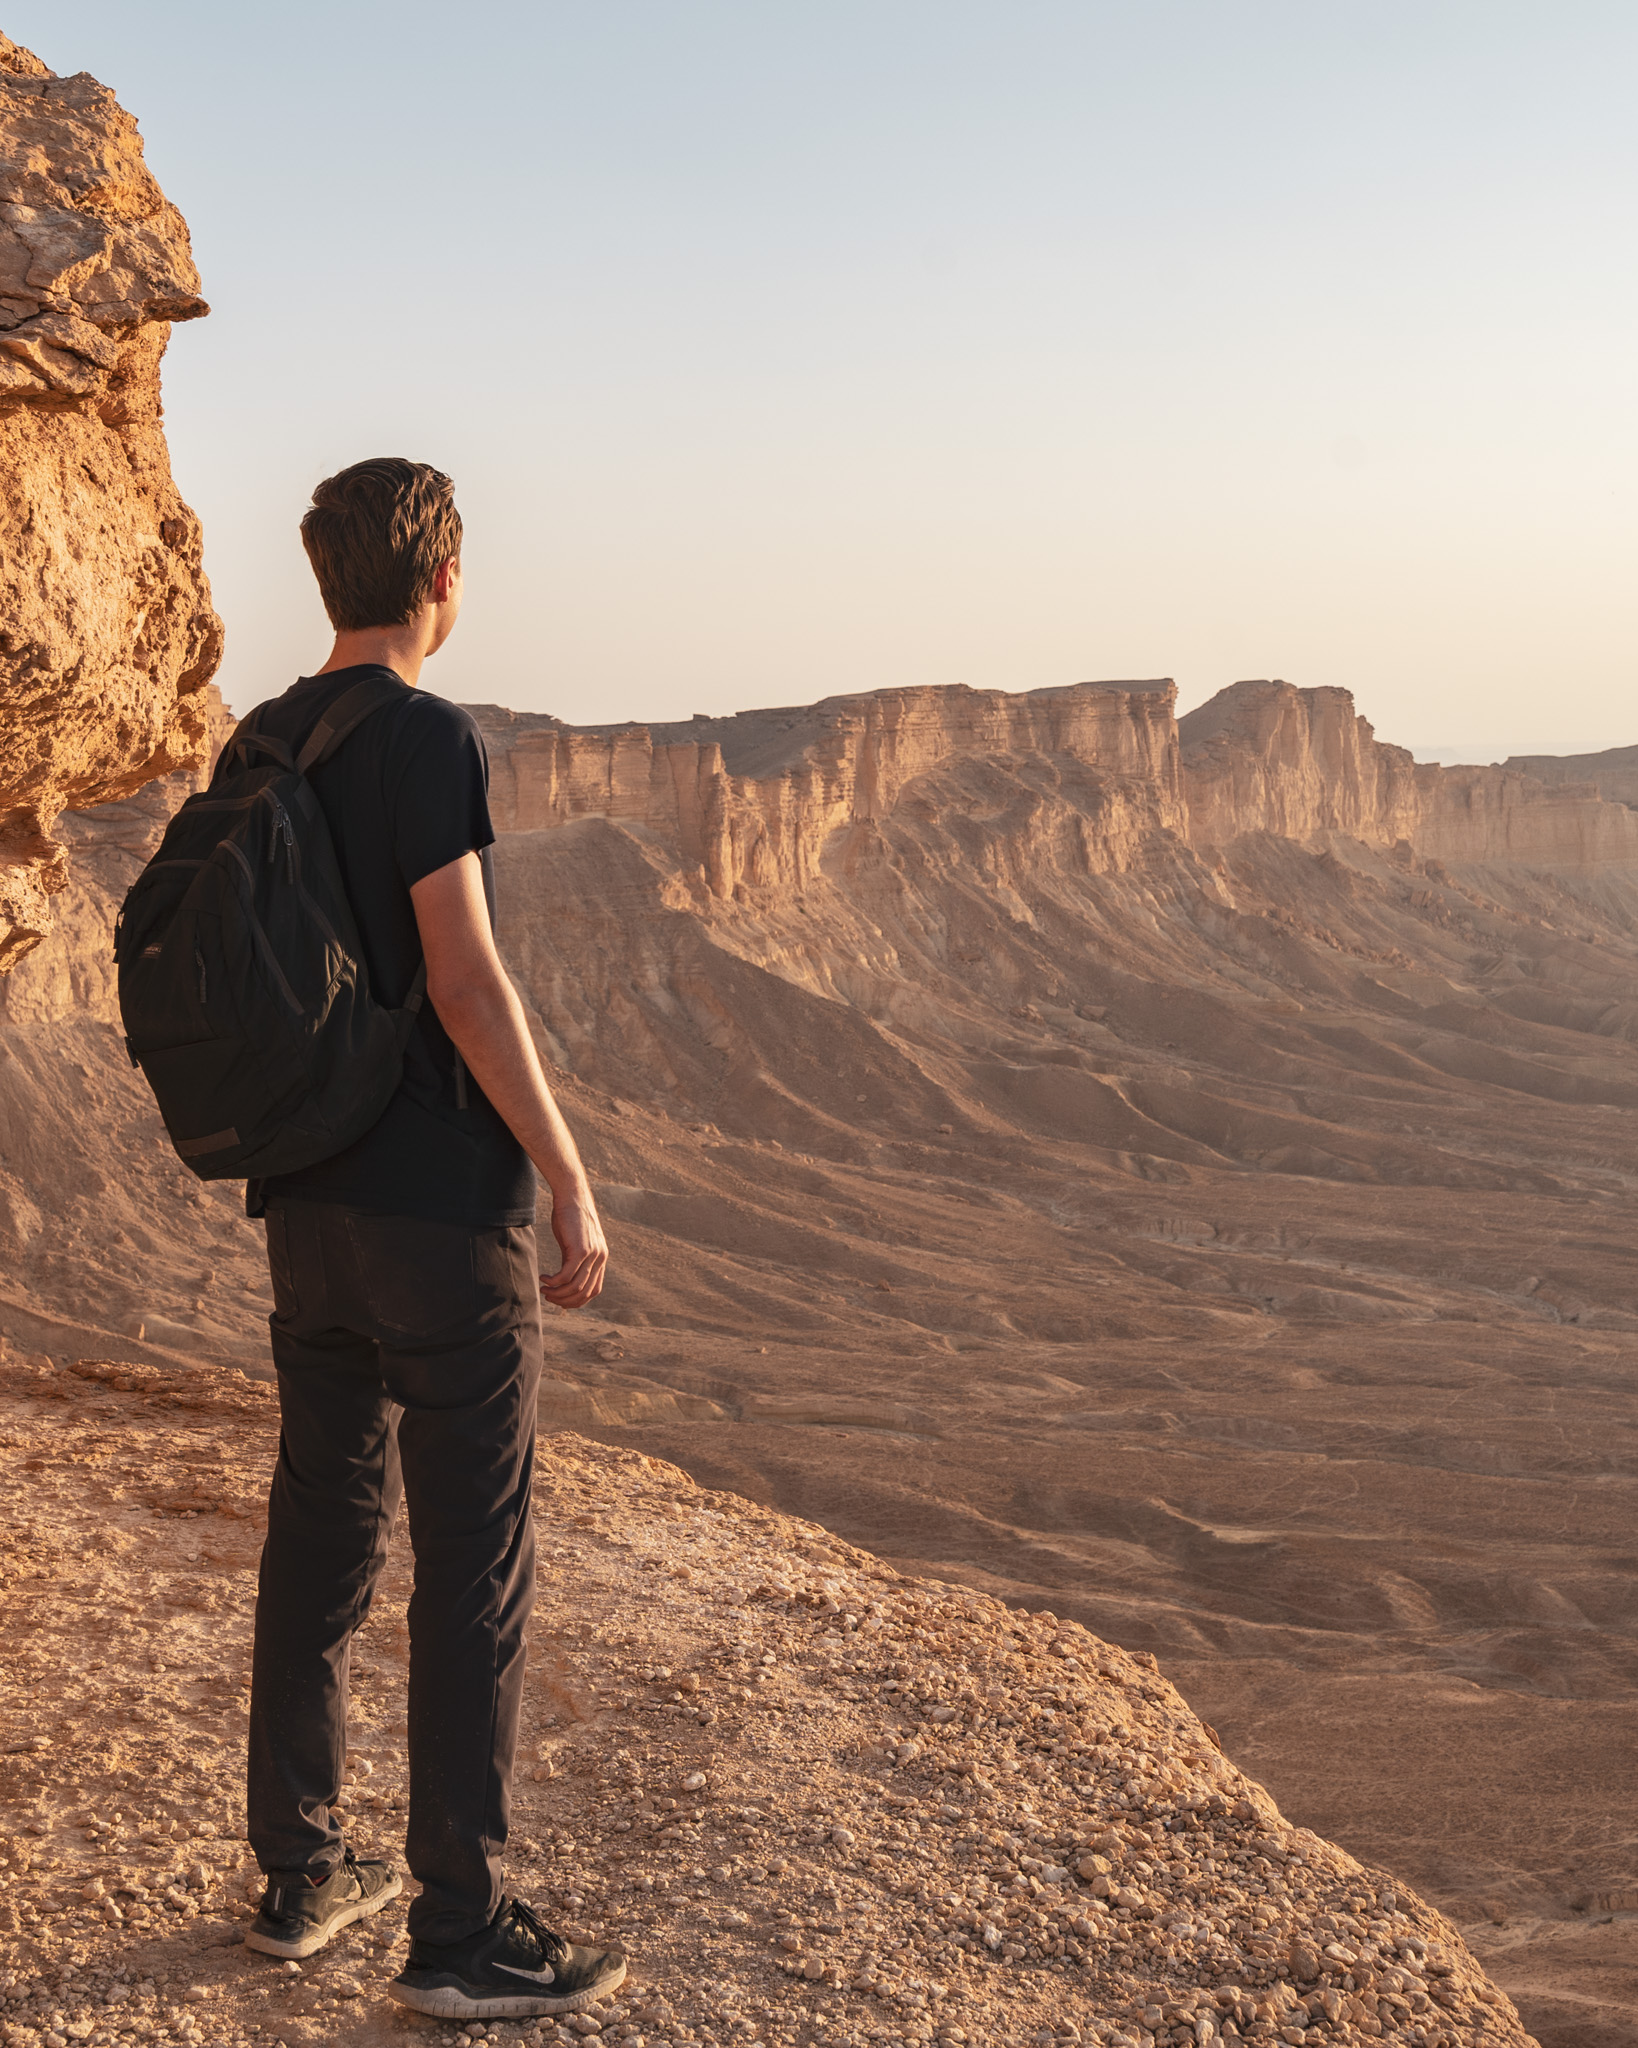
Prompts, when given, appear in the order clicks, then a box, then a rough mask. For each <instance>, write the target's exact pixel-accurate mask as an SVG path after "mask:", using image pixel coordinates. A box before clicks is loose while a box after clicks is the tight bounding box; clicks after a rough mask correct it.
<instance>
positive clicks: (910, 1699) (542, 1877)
mask: <svg viewBox="0 0 1638 2048" xmlns="http://www.w3.org/2000/svg"><path fill="white" fill-rule="evenodd" d="M274 1434H275V1407H274V1403H273V1399H272V1396H271V1393H270V1391H269V1390H268V1389H267V1388H265V1387H264V1386H262V1385H260V1384H258V1383H255V1382H251V1381H248V1380H246V1379H245V1378H243V1377H242V1376H241V1375H239V1374H237V1373H235V1372H232V1371H226V1370H220V1369H216V1368H210V1367H200V1368H197V1369H194V1370H192V1371H188V1372H167V1371H165V1370H162V1369H159V1368H155V1367H150V1366H132V1365H124V1364H104V1363H100V1362H97V1361H81V1362H79V1363H77V1364H75V1365H72V1366H69V1367H66V1368H62V1369H52V1368H50V1367H47V1366H43V1365H39V1364H31V1363H28V1362H25V1361H18V1360H16V1359H13V1360H11V1361H10V1362H9V1363H8V1364H7V1365H6V1366H5V1367H4V1369H3V1372H0V1474H3V1481H4V1487H5V1492H6V1497H7V1499H8V1501H10V1502H12V1503H13V1504H14V1509H13V1514H12V1517H11V1531H12V1533H11V1539H10V1542H9V1544H8V1549H7V1553H6V1560H5V1568H4V1586H3V1591H0V1627H3V1628H4V1630H5V1637H6V1642H7V1645H8V1655H9V1657H10V1659H11V1660H12V1661H11V1671H12V1675H13V1683H12V1685H11V1687H10V1688H9V1691H8V1695H7V1699H6V1706H5V1721H4V1725H3V1727H0V1749H3V1750H4V1752H5V1755H4V1758H3V1765H4V1776H3V1778H0V1786H3V1791H0V1822H3V1826H4V1854H5V1856H6V1858H7V1862H8V1866H9V1867H8V1870H7V1873H6V1884H5V1887H4V1901H3V1904H0V1916H3V1930H4V1941H5V1956H4V1965H3V1967H0V1998H3V2000H4V2015H5V2023H4V2038H5V2039H6V2041H7V2042H8V2043H9V2044H14V2048H24V2044H26V2048H34V2044H35V2043H37V2042H38V2043H45V2044H50V2048H55V2044H56V2043H59V2042H67V2041H69V2040H75V2041H84V2042H87V2043H89V2044H91V2048H99V2044H105V2043H106V2044H111V2043H113V2042H114V2041H115V2039H116V2038H126V2037H129V2038H132V2039H144V2038H153V2039H167V2038H168V2039H172V2040H178V2041H192V2042H209V2043H213V2044H222V2048H248V2044H251V2043H261V2042H272V2041H275V2040H278V2041H283V2042H284V2043H286V2044H287V2048H294V2044H296V2043H306V2042H338V2043H355V2042H356V2043H368V2042H373V2041H378V2040H386V2039H388V2038H401V2037H403V2036H404V2035H406V2034H410V2033H416V2034H420V2035H421V2036H422V2037H423V2038H425V2037H435V2038H442V2039H445V2040H448V2039H463V2038H464V2039H470V2038H472V2037H473V2036H472V2032H471V2030H468V2032H467V2033H466V2034H464V2035H457V2034H456V2032H455V2030H454V2029H452V2028H448V2027H437V2026H432V2025H429V2024H428V2023H426V2022H423V2021H419V2020H417V2019H415V2018H414V2017H413V2016H411V2015H407V2014H404V2013H402V2012H400V2011H399V2010H398V2009H397V2008H393V2007H390V2006H388V2005H387V2004H386V2002H385V1999H384V1995H383V1994H384V1986H385V1983H386V1980H387V1978H388V1976H389V1975H390V1974H391V1972H392V1971H393V1970H394V1969H395V1968H396V1967H397V1953H396V1952H398V1951H400V1950H401V1945H402V1942H403V1939H404V1936H403V1933H402V1926H403V1907H402V1904H400V1905H399V1906H397V1907H395V1908H394V1909H392V1910H391V1911H390V1912H389V1913H387V1914H385V1915H383V1916H382V1917H381V1919H380V1920H378V1921H376V1922H373V1923H370V1924H369V1925H368V1926H367V1927H365V1928H361V1929H359V1930H355V1931H353V1932H352V1933H350V1934H348V1935H347V1936H345V1937H343V1938H341V1939H339V1940H338V1941H337V1942H336V1943H335V1944H334V1946H333V1948H332V1949H331V1950H330V1951H327V1952H326V1953H324V1954H323V1955H321V1956H319V1957H316V1958H314V1959H313V1960H312V1961H311V1962H310V1963H309V1964H307V1965H305V1966H300V1967H298V1966H294V1965H279V1964H272V1963H269V1962H266V1961H265V1960H263V1959H261V1958H257V1957H253V1956H251V1955H250V1954H249V1953H248V1952H246V1951H244V1950H243V1949H242V1947H241V1946H240V1932H241V1923H242V1922H243V1921H244V1920H245V1919H246V1918H247V1917H248V1915H249V1913H250V1910H251V1907H250V1904H249V1899H250V1897H251V1896H252V1895H253V1894H254V1892H255V1891H256V1889H257V1886H256V1881H255V1877H254V1873H253V1871H252V1869H251V1867H250V1864H249V1860H248V1857H247V1854H246V1851H245V1848H244V1845H243V1841H242V1814H241V1810H240V1806H239V1788H240V1780H241V1774H242V1744H243V1734H244V1726H245V1722H244V1689H245V1684H246V1676H247V1672H248V1654H249V1630H250V1620H251V1607H252V1600H253V1593H254V1565H255V1557H256V1552H257V1547H258V1543H259V1538H260V1489H261V1485H262V1482H263V1477H264V1474H265V1472H266V1470H267V1467H268V1465H269V1463H270V1460H271V1455H272V1451H273V1446H274ZM537 1512H538V1518H539V1531H540V1538H541V1552H542V1600H541V1606H540V1609H539V1611H538V1613H537V1618H536V1624H535V1629H534V1638H533V1644H532V1652H531V1677H530V1684H529V1693H528V1704H527V1709H526V1716H525V1731H524V1732H525V1742H524V1757H525V1759H526V1761H525V1763H524V1766H523V1769H522V1772H521V1774H520V1791H519V1797H518V1800H517V1811H516V1813H515V1816H514V1831H513V1838H512V1843H511V1848H510V1852H509V1853H510V1863H511V1875H510V1879H509V1881H510V1883H511V1884H512V1885H513V1886H514V1887H515V1888H516V1889H517V1890H519V1891H520V1892H522V1893H523V1894H524V1895H525V1896H527V1897H530V1898H532V1899H534V1900H535V1901H536V1902H538V1903H540V1904H541V1905H542V1906H544V1908H545V1909H546V1910H547V1911H548V1912H549V1913H550V1914H551V1916H552V1917H553V1918H554V1919H556V1920H557V1921H558V1922H560V1923H561V1924H563V1925H565V1926H566V1927H567V1928H568V1929H569V1931H571V1932H574V1931H583V1932H586V1933H591V1932H596V1933H597V1934H599V1935H615V1936H618V1937H619V1938H621V1939H622V1940H624V1941H625V1942H626V1943H627V1944H628V1945H629V1946H630V1949H631V1951H632V1953H633V1955H634V1958H635V1961H636V1968H635V1971H634V1974H633V1977H632V1979H631V1980H630V1982H629V1983H628V1985H627V1987H626V1989H625V1990H624V1991H623V1992H622V1994H621V1995H620V1997H619V1999H618V2000H617V2001H616V2002H613V2003H610V2004H607V2005H605V2006H604V2007H602V2008H600V2009H599V2010H598V2012H596V2013H595V2014H594V2015H591V2016H589V2019H588V2017H587V2016H580V2017H578V2018H577V2020H576V2022H575V2023H574V2027H573V2031H571V2030H570V2029H569V2028H565V2027H560V2026H558V2025H557V2024H555V2023H552V2022H547V2023H544V2024H538V2025H537V2024H535V2023H527V2024H516V2025H513V2024H508V2025H504V2026H502V2025H495V2026H492V2027H490V2028H489V2029H488V2030H487V2031H488V2035H489V2036H490V2037H494V2038H507V2039H517V2038H520V2037H521V2038H526V2039H533V2040H546V2041H559V2040H561V2041H569V2040H573V2039H576V2038H579V2037H581V2036H584V2035H586V2034H601V2035H602V2036H604V2037H607V2038H609V2039H612V2040H616V2041H622V2042H626V2043H633V2044H644V2048H663V2044H667V2043H670V2044H675V2043H679V2042H719V2041H736V2042H747V2043H749V2042H756V2041H762V2042H765V2043H769V2044H774V2043H778V2044H795V2043H798V2042H803V2043H809V2042H825V2043H834V2044H837V2048H854V2044H859V2048H862V2044H864V2043H866V2042H871V2043H874V2042H933V2041H935V2040H936V2041H941V2042H946V2043H954V2044H971V2048H979V2044H990V2043H997V2044H999V2043H1011V2042H1047V2041H1062V2042H1074V2041H1080V2042H1089V2041H1093V2040H1096V2041H1099V2042H1103V2043H1107V2044H1108V2048H1134V2044H1136V2048H1157V2044H1160V2043H1165V2044H1167V2048H1185V2044H1194V2048H1207V2044H1210V2043H1213V2042H1221V2043H1224V2044H1228V2048H1232V2044H1234V2043H1235V2042H1237V2041H1243V2042H1247V2043H1258V2044H1263V2043H1270V2044H1271V2043H1273V2042H1276V2041H1279V2042H1284V2043H1292V2044H1296V2043H1301V2042H1308V2043H1313V2044H1316V2048H1318V2044H1321V2043H1324V2044H1347V2043H1358V2042H1364V2041H1366V2040H1376V2039H1388V2040H1393V2041H1399V2042H1405V2043H1407V2044H1416V2048H1457V2044H1463V2048H1467V2044H1477V2043H1480V2042H1486V2043H1489V2042H1495V2043H1516V2044H1520V2048H1522V2044H1524V2043H1526V2042H1527V2040H1528V2037H1527V2036H1526V2035H1525V2034H1524V2032H1523V2030H1522V2029H1521V2027H1520V2025H1519V2023H1518V2019H1517V2015H1516V2014H1515V2012H1514V2011H1513V2008H1512V2007H1511V2005H1510V2004H1509V2003H1508V2001H1507V2000H1506V1999H1505V1998H1504V1997H1503V1996H1502V1994H1501V1993H1499V1992H1498V1991H1496V1990H1495V1989H1494V1988H1493V1987H1492V1986H1491V1985H1490V1984H1488V1983H1487V1981H1486V1980H1485V1978H1484V1975H1483V1973H1482V1972H1481V1970H1480V1969H1479V1967H1478V1965H1477V1964H1476V1962H1475V1961H1474V1959H1473V1957H1472V1956H1471V1954H1470V1953H1469V1952H1468V1951H1467V1949H1466V1948H1465V1947H1464V1945H1463V1943H1462V1941H1461V1939H1460V1938H1459V1936H1458V1935H1457V1934H1456V1932H1455V1930H1454V1929H1453V1928H1452V1927H1451V1926H1450V1924H1449V1923H1448V1922H1447V1921H1445V1920H1444V1919H1442V1918H1441V1916H1440V1915H1439V1914H1437V1913H1436V1912H1434V1911H1433V1910H1432V1909H1431V1908H1429V1907H1428V1906H1427V1905H1426V1904H1424V1903H1423V1902H1422V1901H1421V1900H1420V1899H1419V1898H1417V1897H1416V1896H1415V1895H1414V1894H1412V1893H1411V1892H1409V1891H1408V1890H1406V1889H1405V1888H1404V1887H1403V1886H1401V1885H1399V1884H1397V1883H1396V1882H1395V1881H1394V1880H1393V1879H1392V1878H1390V1877H1389V1876H1388V1875H1387V1874H1386V1873H1384V1872H1382V1871H1380V1870H1373V1869H1370V1868H1367V1867H1365V1866H1363V1865H1361V1864H1360V1863H1358V1862H1357V1861H1355V1860H1354V1859H1353V1858H1352V1857H1350V1856H1348V1855H1346V1854H1345V1853H1344V1852H1342V1851H1341V1850H1339V1849H1337V1848H1335V1847H1334V1846H1332V1845H1331V1844H1329V1843H1327V1842H1325V1841H1323V1840H1321V1839H1320V1838H1319V1837H1317V1836H1315V1835H1313V1834H1312V1833H1310V1832H1308V1831H1306V1830H1304V1829H1299V1828H1293V1827H1291V1826H1290V1825H1289V1824H1288V1823H1287V1822H1286V1821H1285V1820H1284V1819H1283V1818H1282V1816H1281V1815H1280V1813H1279V1812H1278V1810H1277V1809H1276V1808H1275V1806H1274V1804H1273V1802H1272V1801H1271V1800H1270V1799H1269V1797H1268V1795H1267V1794H1266V1792H1264V1791H1263V1789H1262V1788H1261V1787H1260V1786H1258V1785H1257V1784H1255V1783H1254V1782H1253V1781H1252V1780H1250V1779H1249V1778H1247V1777H1246V1776H1245V1775H1244V1774H1243V1773H1242V1772H1241V1771H1239V1770H1238V1769H1237V1768H1236V1766H1235V1765H1234V1764H1233V1763H1232V1761H1230V1760H1229V1759H1228V1758H1226V1757H1224V1756H1223V1755H1222V1754H1221V1752H1220V1751H1219V1749H1218V1747H1217V1743H1216V1739H1215V1737H1214V1736H1213V1734H1212V1731H1211V1730H1210V1729H1209V1728H1207V1727H1206V1726H1205V1724H1204V1723H1202V1722H1201V1721H1200V1720H1199V1719H1198V1718H1197V1717H1196V1716H1195V1715H1194V1714H1193V1713H1192V1712H1191V1711H1190V1709H1189V1707H1188V1706H1187V1704H1186V1703H1185V1702H1184V1700H1183V1699H1182V1698H1181V1697H1180V1696H1179V1695H1178V1693H1177V1692H1176V1691H1175V1690H1174V1689H1173V1687H1172V1686H1171V1685H1169V1684H1168V1683H1167V1681H1166V1680H1165V1679H1164V1678H1163V1677H1162V1676H1161V1675H1160V1673H1159V1671H1158V1670H1157V1668H1156V1667H1155V1664H1154V1660H1153V1659H1152V1658H1150V1657H1147V1656H1136V1657H1134V1656H1130V1655H1128V1654H1126V1653H1125V1652H1123V1651H1120V1650H1117V1649H1113V1648H1111V1647H1110V1646H1109V1645H1108V1644H1106V1643H1103V1642H1101V1641H1099V1640H1098V1639H1097V1638H1096V1637H1095V1636H1093V1635H1091V1634H1090V1633H1089V1632H1087V1631H1086V1630H1085V1629H1082V1628H1080V1627H1079V1626H1077V1625H1076V1624H1074V1623H1072V1622H1062V1621H1059V1620H1057V1619H1056V1618H1055V1617H1054V1616H1052V1615H1051V1614H1046V1613H1036V1614H1026V1613H1023V1612H1021V1611H1016V1610H1012V1609H1009V1608H1008V1607H1007V1606H1005V1605H1004V1604H1003V1603H1001V1602H999V1601H996V1600H993V1599H991V1598H988V1597H987V1596H984V1595H982V1594H976V1593H970V1592H967V1591H965V1590H963V1589H958V1588H952V1587H949V1586H946V1585H940V1584H935V1583H932V1582H930V1581H926V1580H920V1579H915V1578H909V1577H905V1576H903V1575H901V1574H899V1573H897V1572H895V1571H893V1570H892V1569H891V1568H890V1567H889V1566H887V1565H886V1564H884V1563H883V1562H882V1561H881V1560H880V1559H878V1558H875V1557H873V1556H871V1555H870V1554H869V1553H867V1552H865V1551H861V1550H858V1549H855V1548H853V1547H851V1546H849V1545H847V1544H845V1543H842V1542H840V1541H838V1540H837V1539H836V1538H835V1537H833V1536H832V1535H830V1534H829V1533H828V1532H827V1531H826V1530H824V1529H823V1528H821V1527H819V1526H818V1525H817V1524H815V1523H812V1522H804V1521H799V1520H796V1519H793V1518H791V1517H788V1516H784V1515H780V1514H776V1513H774V1512H772V1511H770V1510H768V1509H765V1508H762V1507H758V1506H756V1505H754V1504H753V1503H750V1502H748V1501H745V1500H742V1499H740V1498H739V1497H738V1496H736V1495H732V1494H727V1493H719V1492H715V1491H711V1490H709V1489H706V1488H703V1487H700V1486H697V1485H695V1484H694V1483H693V1482H692V1481H690V1480H689V1479H688V1478H687V1477H686V1476H685V1475H684V1474H683V1473H682V1472H680V1471H679V1470H677V1469H676V1468H675V1467H673V1466H670V1465H667V1464H664V1463H662V1462H660V1461H659V1460H657V1459H654V1458H650V1457H647V1456H644V1455H642V1454H639V1453H636V1452H631V1451H621V1450H615V1449H610V1448H607V1447H604V1446H600V1445H596V1444H592V1443H589V1442H587V1441H585V1440H584V1439H582V1438H579V1437H576V1436H572V1435H559V1436H554V1437H551V1438H549V1439H547V1440H545V1442H544V1444H543V1451H542V1459H541V1468H540V1479H539V1487H538V1493H537ZM407 1593H408V1561H407V1545H406V1544H405V1543H404V1542H403V1541H402V1540H400V1542H399V1544H398V1545H397V1548H396V1551H395V1556H394V1560H393V1563H392V1566H391V1568H390V1572H389V1578H388V1582H387V1585H386V1588H385V1598H384V1599H383V1600H382V1601H381V1602H380V1603H379V1604H378V1608H377V1611H376V1613H375V1614H374V1615H373V1616H372V1618H371V1620H370V1621H369V1623H368V1624H367V1626H366V1628H365V1630H364V1631H363V1633H362V1635H361V1636H360V1638H359V1639H358V1641H357V1644H356V1646H355V1651H354V1656H353V1667H352V1684H353V1717H352V1725H351V1732H350V1738H349V1754H348V1760H347V1771H346V1777H345V1781H344V1784H343V1785H342V1786H341V1787H339V1788H338V1792H337V1797H336V1800H335V1805H336V1807H337V1808H338V1809H339V1810H340V1811H341V1812H342V1814H343V1815H344V1816H345V1818H346V1820H347V1825H348V1830H349V1833H350V1835H351V1836H352V1837H353V1839H354V1840H355V1841H356V1842H358V1843H359V1844H360V1846H361V1847H363V1848H365V1849H366V1850H368V1851H371V1852H375V1851H386V1852H395V1851H396V1850H397V1847H398V1844H399V1841H400V1838H401V1829H402V1817H403V1811H404V1803H405V1789H406V1787H405V1759H404V1731H403V1678H404V1664H405V1657H406V1652H407V1631H406V1626H405V1620H404V1602H405V1599H406V1596H407ZM593 2021H594V2022H595V2024H591V2022H593Z"/></svg>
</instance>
